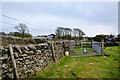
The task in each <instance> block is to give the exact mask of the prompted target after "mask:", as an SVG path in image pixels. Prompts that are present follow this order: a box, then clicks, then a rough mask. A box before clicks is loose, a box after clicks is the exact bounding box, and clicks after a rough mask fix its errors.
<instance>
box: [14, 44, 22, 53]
mask: <svg viewBox="0 0 120 80" xmlns="http://www.w3.org/2000/svg"><path fill="white" fill-rule="evenodd" d="M15 48H16V49H17V51H18V52H19V53H20V54H22V51H21V49H20V46H18V45H16V46H15Z"/></svg>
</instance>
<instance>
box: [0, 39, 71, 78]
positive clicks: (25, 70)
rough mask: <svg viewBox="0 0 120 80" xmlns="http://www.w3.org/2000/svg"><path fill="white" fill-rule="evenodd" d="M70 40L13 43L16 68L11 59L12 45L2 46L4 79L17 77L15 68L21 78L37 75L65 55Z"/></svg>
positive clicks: (0, 49) (0, 48)
mask: <svg viewBox="0 0 120 80" xmlns="http://www.w3.org/2000/svg"><path fill="white" fill-rule="evenodd" d="M69 42H70V41H58V42H47V43H41V44H37V45H33V44H30V45H25V46H20V45H11V48H12V50H13V55H14V56H13V57H14V61H15V65H16V68H15V67H14V66H13V61H12V59H11V55H10V46H1V47H0V51H1V52H2V57H1V61H2V79H4V80H5V79H6V78H7V79H8V78H16V76H15V75H16V72H15V70H16V71H17V74H18V76H17V77H19V78H30V77H33V76H35V75H36V73H37V72H40V71H41V70H42V69H43V68H45V67H46V66H47V65H49V64H50V63H52V62H55V61H57V60H59V59H60V58H61V57H62V56H64V52H65V50H68V49H67V48H69Z"/></svg>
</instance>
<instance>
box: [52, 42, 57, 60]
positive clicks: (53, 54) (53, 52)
mask: <svg viewBox="0 0 120 80" xmlns="http://www.w3.org/2000/svg"><path fill="white" fill-rule="evenodd" d="M51 50H52V56H53V61H54V62H56V59H55V50H54V45H53V42H52V43H51Z"/></svg>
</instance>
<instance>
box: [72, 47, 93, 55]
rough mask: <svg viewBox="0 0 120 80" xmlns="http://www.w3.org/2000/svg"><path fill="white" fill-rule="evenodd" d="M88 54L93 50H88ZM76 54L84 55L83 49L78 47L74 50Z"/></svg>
mask: <svg viewBox="0 0 120 80" xmlns="http://www.w3.org/2000/svg"><path fill="white" fill-rule="evenodd" d="M86 50H87V52H92V48H86ZM74 52H76V53H83V48H82V47H80V46H77V47H75V48H74Z"/></svg>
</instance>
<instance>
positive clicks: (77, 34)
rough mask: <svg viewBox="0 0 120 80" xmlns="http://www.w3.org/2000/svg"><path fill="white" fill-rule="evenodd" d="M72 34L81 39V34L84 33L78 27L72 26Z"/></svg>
mask: <svg viewBox="0 0 120 80" xmlns="http://www.w3.org/2000/svg"><path fill="white" fill-rule="evenodd" d="M73 34H74V37H75V38H76V39H77V38H78V39H81V38H82V37H83V35H85V33H84V32H83V31H82V30H80V29H78V28H74V29H73Z"/></svg>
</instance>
